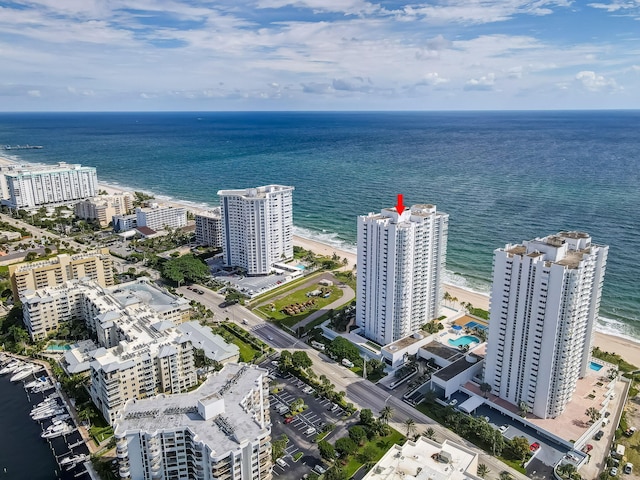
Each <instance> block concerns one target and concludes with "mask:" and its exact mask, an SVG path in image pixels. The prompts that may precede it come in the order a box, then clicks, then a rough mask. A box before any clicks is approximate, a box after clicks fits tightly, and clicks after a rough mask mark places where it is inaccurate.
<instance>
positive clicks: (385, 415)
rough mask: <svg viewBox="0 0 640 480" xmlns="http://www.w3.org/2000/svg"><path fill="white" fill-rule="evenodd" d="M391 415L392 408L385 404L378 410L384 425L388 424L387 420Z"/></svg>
mask: <svg viewBox="0 0 640 480" xmlns="http://www.w3.org/2000/svg"><path fill="white" fill-rule="evenodd" d="M391 417H393V408H391V407H390V406H388V405H385V406H384V408H383V409H382V410H380V421H381V422H382V423H384V424H385V425H389V420H391Z"/></svg>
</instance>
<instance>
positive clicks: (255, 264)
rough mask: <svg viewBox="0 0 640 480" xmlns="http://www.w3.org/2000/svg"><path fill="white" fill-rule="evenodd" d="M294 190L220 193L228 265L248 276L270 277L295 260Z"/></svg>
mask: <svg viewBox="0 0 640 480" xmlns="http://www.w3.org/2000/svg"><path fill="white" fill-rule="evenodd" d="M293 190H294V188H293V187H286V186H282V185H267V186H264V187H257V188H248V189H245V190H220V191H219V192H218V195H219V196H220V208H221V214H222V231H223V247H222V248H223V251H224V262H225V265H227V266H229V267H240V268H242V269H244V270H245V271H246V273H247V275H268V274H269V273H270V272H271V266H272V265H273V264H274V263H277V262H280V261H282V260H285V259H289V258H292V257H293Z"/></svg>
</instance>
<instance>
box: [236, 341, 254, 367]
mask: <svg viewBox="0 0 640 480" xmlns="http://www.w3.org/2000/svg"><path fill="white" fill-rule="evenodd" d="M232 343H233V344H234V345H237V346H238V348H239V349H240V361H241V362H247V363H251V360H253V357H254V356H255V354H256V352H257V350H254V349H253V347H252V346H251V345H249V344H248V343H246V342H244V341H243V340H241V339H240V338H238V337H236V336H235V335H234V336H233V340H232Z"/></svg>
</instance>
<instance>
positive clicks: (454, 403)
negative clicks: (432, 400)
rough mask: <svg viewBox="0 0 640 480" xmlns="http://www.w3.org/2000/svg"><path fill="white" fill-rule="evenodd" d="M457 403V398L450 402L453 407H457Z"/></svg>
mask: <svg viewBox="0 0 640 480" xmlns="http://www.w3.org/2000/svg"><path fill="white" fill-rule="evenodd" d="M457 404H458V400H456V399H455V398H454V399H453V400H451V401H450V402H449V405H451V406H452V407H455V406H456V405H457Z"/></svg>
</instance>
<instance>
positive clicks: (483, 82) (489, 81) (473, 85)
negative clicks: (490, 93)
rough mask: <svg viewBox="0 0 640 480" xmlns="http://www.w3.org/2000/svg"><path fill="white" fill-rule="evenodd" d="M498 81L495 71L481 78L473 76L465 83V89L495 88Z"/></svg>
mask: <svg viewBox="0 0 640 480" xmlns="http://www.w3.org/2000/svg"><path fill="white" fill-rule="evenodd" d="M495 83H496V76H495V74H494V73H489V74H487V75H483V76H481V77H479V78H471V79H469V80H467V82H466V83H465V84H464V89H465V90H493V87H494V86H495Z"/></svg>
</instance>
